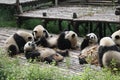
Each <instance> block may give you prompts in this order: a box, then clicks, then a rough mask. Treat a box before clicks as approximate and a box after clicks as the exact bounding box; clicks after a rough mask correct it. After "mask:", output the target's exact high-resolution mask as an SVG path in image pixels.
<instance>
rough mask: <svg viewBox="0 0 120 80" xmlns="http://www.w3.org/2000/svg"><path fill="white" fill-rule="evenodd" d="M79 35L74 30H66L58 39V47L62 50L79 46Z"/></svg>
mask: <svg viewBox="0 0 120 80" xmlns="http://www.w3.org/2000/svg"><path fill="white" fill-rule="evenodd" d="M77 39H78V36H77V34H76V33H75V32H74V31H64V32H62V33H61V34H60V35H59V37H58V39H57V47H58V48H59V49H61V50H65V49H75V48H77Z"/></svg>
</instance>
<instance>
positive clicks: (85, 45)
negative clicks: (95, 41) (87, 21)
mask: <svg viewBox="0 0 120 80" xmlns="http://www.w3.org/2000/svg"><path fill="white" fill-rule="evenodd" d="M87 46H89V38H87V37H86V38H85V39H84V40H83V42H82V44H81V47H80V48H81V50H83V49H84V48H85V47H87Z"/></svg>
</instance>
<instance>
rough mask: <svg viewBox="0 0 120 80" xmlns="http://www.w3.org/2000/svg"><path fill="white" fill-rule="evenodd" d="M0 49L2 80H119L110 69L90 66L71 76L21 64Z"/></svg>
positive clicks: (62, 71)
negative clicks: (96, 68) (98, 68)
mask: <svg viewBox="0 0 120 80" xmlns="http://www.w3.org/2000/svg"><path fill="white" fill-rule="evenodd" d="M6 54H7V53H6V52H5V51H3V50H2V49H0V80H119V79H120V73H119V72H118V73H112V72H111V71H110V70H108V69H101V70H94V69H91V68H90V66H87V67H85V68H84V71H83V72H80V73H79V74H70V73H69V71H67V70H61V69H59V68H58V67H56V66H53V65H44V66H43V65H40V64H38V63H29V62H24V63H21V62H20V61H21V60H20V59H19V58H10V57H8V56H7V55H6Z"/></svg>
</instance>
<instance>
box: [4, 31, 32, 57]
mask: <svg viewBox="0 0 120 80" xmlns="http://www.w3.org/2000/svg"><path fill="white" fill-rule="evenodd" d="M32 40H33V35H32V34H30V33H28V32H26V31H18V32H16V33H15V34H14V35H11V36H10V37H9V38H8V39H7V40H6V41H5V45H4V47H5V49H6V50H7V51H8V53H9V55H10V56H13V55H16V54H19V53H22V52H24V50H23V48H24V45H25V44H26V42H27V41H32Z"/></svg>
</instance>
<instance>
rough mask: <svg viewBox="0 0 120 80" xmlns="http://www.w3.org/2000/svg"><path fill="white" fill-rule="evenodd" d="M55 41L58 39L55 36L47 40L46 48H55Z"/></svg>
mask: <svg viewBox="0 0 120 80" xmlns="http://www.w3.org/2000/svg"><path fill="white" fill-rule="evenodd" d="M57 39H58V37H57V36H56V37H55V36H54V37H53V36H52V37H49V38H47V42H48V47H51V48H52V47H57Z"/></svg>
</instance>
